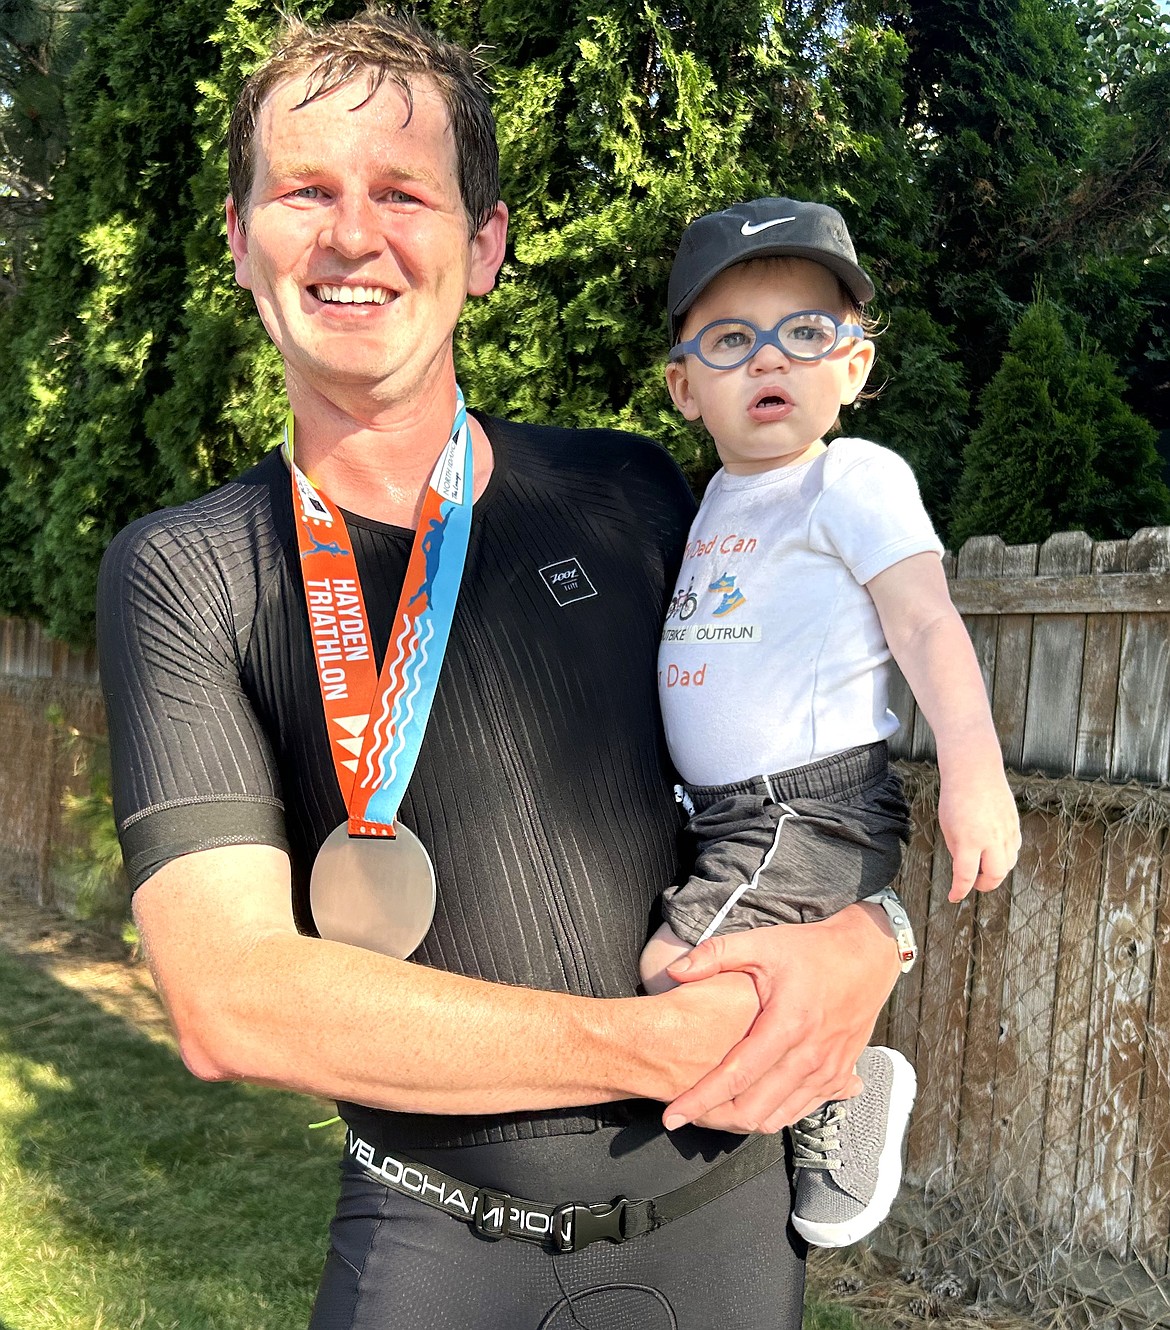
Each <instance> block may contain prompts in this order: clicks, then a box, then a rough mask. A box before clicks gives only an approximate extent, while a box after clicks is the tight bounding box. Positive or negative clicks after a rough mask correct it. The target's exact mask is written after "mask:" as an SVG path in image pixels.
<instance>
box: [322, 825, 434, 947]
mask: <svg viewBox="0 0 1170 1330" xmlns="http://www.w3.org/2000/svg"><path fill="white" fill-rule="evenodd" d="M395 830H396V832H397V834H396V835H395V836H394V837H393V839H392V838H391V837H389V836H351V835H350V834H349V830H348V826H347V824H346V823H344V822H343V823H342V824H341V826H339V827H336V828H334V830H333V831H331V832H330V833H329V836H328V838H327V839H326V841H325V844H324V845H322V846H321V849H320V851H319V852H318V854H317V858H316V860H315V862H314V864H313V876H312V879H311V881H310V884H309V900H310V903H311V905H312V910H313V922H314V923H315V924H316V925H317V931H318V932H319V933H320V934H321V936H322V937H324V938H328V939H329V940H330V941H332V942H348V943H349V944H350V945H351V946H354V947H365V948H366V950H367V951H380V952H382V953H383V954H385V955H387V956H396V957H397V958H398V959H399V960H405V959H406V957H407V956H409V955H410V954H411V952H412V951H414V949H415V948H416V947H417V946H418V944H419V943H420V942H421V941H422V940H423V938H424V937H425V936H426V933H427V929H429V928H430V926H431V920H432V919H433V918H434V917H435V899H436V897H435V870H434V868H433V866H432V865H431V860H430V856H429V855H428V854H427V852H426V849H425V848H424V847H423V843H422V841H420V840H419V838H418V837H417V836H416V835H415V834H414V832H413V831H411V830H410V828H409V827H404V826H403V825H402V823H401V822H399V823H398V824H397V826H396V828H395Z"/></svg>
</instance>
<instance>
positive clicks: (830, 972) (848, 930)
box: [663, 903, 899, 1132]
mask: <svg viewBox="0 0 1170 1330" xmlns="http://www.w3.org/2000/svg"><path fill="white" fill-rule="evenodd" d="M726 971H740V972H742V973H744V974H747V975H748V976H749V977H750V978H751V980H752V982H753V983H754V984H755V987H756V993H757V996H758V998H759V1002H760V1014H759V1016H758V1017H757V1018H756V1020H755V1022H754V1023H753V1025H752V1027H751V1029H750V1030H749V1032H748V1034H747V1037H746V1038H744V1039H743V1040H741V1041H740V1042H739V1043H738V1044H736V1045H735V1047H734V1048H732V1050H731V1052H730V1053H729V1054H728V1055H727V1057H726V1058H724V1060H723V1062H722V1063H721V1064H720V1066H718V1067H717V1068H716V1069H715V1070H714V1071H712V1072H709V1073H708V1074H707V1075H706V1076H704V1077H703V1078H702V1080H700V1081H699V1082H698V1084H697V1085H695V1086H693V1087H692V1088H691V1089H690V1090H687V1091H686V1092H685V1093H684V1094H681V1095H679V1096H678V1098H677V1099H675V1100H674V1102H673V1103H671V1104H668V1105H667V1108H666V1111H665V1113H664V1114H663V1122H664V1124H665V1125H666V1127H667V1128H668V1129H669V1130H674V1129H676V1128H678V1127H681V1126H683V1125H684V1124H685V1123H687V1122H694V1123H697V1124H698V1125H699V1126H703V1127H713V1128H716V1129H718V1130H722V1131H735V1132H755V1131H762V1132H774V1131H779V1130H780V1128H781V1127H785V1126H788V1125H789V1124H790V1123H793V1122H796V1121H797V1120H798V1119H799V1118H802V1117H804V1116H805V1114H806V1113H809V1112H810V1111H811V1110H812V1109H814V1108H816V1107H818V1106H819V1105H820V1104H823V1103H824V1102H825V1101H826V1100H827V1099H844V1098H849V1097H850V1096H852V1095H855V1094H857V1093H858V1092H859V1091H860V1089H861V1082H860V1081H859V1080H858V1078H857V1076H856V1075H855V1074H854V1065H855V1063H856V1062H857V1058H858V1056H859V1055H860V1053H861V1050H862V1049H863V1048H864V1047H865V1045H866V1043H867V1042H868V1040H869V1037H870V1034H871V1033H872V1032H873V1026H874V1022H875V1021H876V1020H877V1016H878V1013H879V1012H880V1011H881V1009H882V1006H883V1005H884V1004H885V1001H886V999H887V998H888V997H889V995H890V991H891V990H892V989H893V987H894V982H895V980H896V979H897V977H898V974H899V962H898V953H897V948H896V947H895V946H894V943H893V941H892V935H891V932H890V928H889V924H888V921H887V920H886V917H885V915H884V914H883V912H882V911H881V909H880V908H879V907H878V906H876V905H867V904H864V903H863V904H858V905H851V906H849V907H847V908H846V909H844V910H842V911H841V912H840V913H839V914H835V915H833V916H832V917H831V918H829V919H826V920H823V921H822V922H820V923H815V924H775V925H772V926H770V927H765V928H756V929H753V930H751V931H750V932H746V933H731V934H728V935H726V936H723V937H714V938H711V939H710V940H709V941H707V942H704V943H703V944H702V945H701V946H699V947H696V948H695V949H694V951H692V952H691V953H690V954H689V955H688V956H686V957H684V958H683V959H682V960H680V961H677V962H676V963H675V964H674V965H672V966H671V967H670V974H671V975H672V976H673V977H674V978H675V979H677V980H678V981H679V983H684V984H691V983H694V982H699V983H700V984H701V983H702V982H704V981H706V980H708V979H710V978H711V976H713V975H716V974H719V973H720V972H726Z"/></svg>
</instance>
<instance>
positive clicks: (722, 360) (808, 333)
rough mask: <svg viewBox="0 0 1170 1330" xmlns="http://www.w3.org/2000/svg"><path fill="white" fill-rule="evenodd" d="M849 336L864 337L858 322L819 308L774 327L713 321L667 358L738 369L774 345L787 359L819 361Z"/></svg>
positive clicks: (736, 320) (733, 320)
mask: <svg viewBox="0 0 1170 1330" xmlns="http://www.w3.org/2000/svg"><path fill="white" fill-rule="evenodd" d="M850 337H858V338H864V337H865V329H864V328H863V327H862V326H861V325H860V324H859V323H842V322H841V320H840V319H838V318H835V317H834V316H833V315H832V314H829V313H828V312H827V311H825V310H823V309H802V310H800V311H799V312H798V313H796V314H789V315H788V317H787V318H783V319H781V320H780V322H779V323H778V324H777V325H776V326H775V327H774V328H757V327H756V325H755V324H754V323H751V322H749V321H748V320H747V319H716V320H715V322H714V323H709V324H707V326H706V327H705V328H700V329H699V331H698V332H697V333H696V334H695V335H694V337H690V338H688V339H687V340H686V341H685V342H679V343H678V344H677V345H675V346H672V347H671V348H670V359H671V360H681V359H682V358H683V356H698V357H699V359H700V360H701V361H702V362H703V364H704V365H706V366H708V367H709V368H710V369H738V368H739V366H740V365H743V364H746V363H747V361H749V360H750V359H751V358H752V356H754V355H755V354H756V352H757V351H758V350H759V349H760V347H762V346H774V347H776V348H777V349H778V350H779V351H781V352H782V353H783V354H784V355H786V356H788V357H789V359H790V360H823V359H824V358H825V357H826V356H827V355H831V354H832V353H833V352H834V351H836V349H837V348H838V347H839V346H840V345H841V343H842V342H844V341H846V340H847V339H848V338H850Z"/></svg>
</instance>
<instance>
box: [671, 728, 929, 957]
mask: <svg viewBox="0 0 1170 1330" xmlns="http://www.w3.org/2000/svg"><path fill="white" fill-rule="evenodd" d="M686 789H687V793H688V794H689V795H690V796H691V798H692V801H693V803H694V805H695V812H694V814H693V816H692V817H691V819H690V821H689V822H688V823H687V832H688V834H689V835H690V836H691V837H693V840H694V844H695V855H696V857H695V866H694V869H693V870H692V872H691V875H690V877H689V878H688V879H687V880H686V881H685V882H682V883H680V884H678V885H676V886H673V887H668V888H667V890H666V891H665V892H664V893H663V896H662V913H663V917H664V918H665V919H666V921H667V923H669V924H670V926H671V928H673V929H674V931H675V933H676V934H677V935H678V936H679V937H680V938H682V939H683V941H684V942H690V943H692V944H693V943H696V942H698V941H699V939H700V938H701V937H702V936H703V934H704V932H705V931H706V930H707V929H708V927H709V926H710V925H711V923H712V921H713V920H714V919H715V917H716V915H717V914H718V912H719V911H720V909H721V908H722V907H723V906H724V905H725V904H726V903H727V902H728V901H729V900H730V899H731V898H732V896H733V894H734V893H737V892H739V893H741V894H738V895H736V896H735V903H734V904H733V905H732V906H731V908H730V910H729V911H728V913H727V914H726V916H725V917H724V918H723V920H722V921H721V922H720V924H719V925H718V928H717V931H718V932H720V933H737V932H742V931H743V930H745V929H748V928H759V927H760V926H762V925H764V924H808V923H814V922H815V921H817V920H819V919H827V918H828V917H829V915H831V914H836V913H837V911H838V910H843V909H844V908H845V907H846V906H847V905H852V904H854V903H855V902H856V901H859V900H864V899H865V897H866V896H871V895H873V894H874V892H877V891H880V890H881V889H882V888H883V887H888V886H889V885H890V884H891V883H892V882H893V881H894V879H895V878H896V877H897V876H898V869H899V867H900V866H901V861H902V845H903V843H904V842H905V841H906V840H908V839H909V836H910V810H909V808H908V807H907V806H906V800H905V797H904V796H903V794H902V783H901V780H900V779H899V777H898V773H897V772H896V771H894V769H893V768H892V767H891V766H890V765H889V757H888V753H887V749H886V745H885V744H884V743H876V744H868V745H866V746H865V747H862V748H850V749H848V750H847V751H846V752H843V753H837V754H835V755H834V756H833V757H827V758H823V759H821V760H820V761H819V762H811V763H809V764H808V766H804V767H796V768H794V769H793V770H791V771H785V772H781V773H779V774H777V775H774V776H767V777H765V776H759V777H756V778H755V779H754V780H750V781H740V782H738V783H737V784H735V785H717V786H711V785H709V786H701V787H697V786H687V787H686ZM745 888H746V889H745Z"/></svg>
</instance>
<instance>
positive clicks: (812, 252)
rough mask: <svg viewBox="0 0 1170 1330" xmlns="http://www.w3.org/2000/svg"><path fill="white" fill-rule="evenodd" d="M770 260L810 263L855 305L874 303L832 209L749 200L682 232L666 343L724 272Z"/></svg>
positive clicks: (792, 202) (820, 205)
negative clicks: (825, 273) (824, 270)
mask: <svg viewBox="0 0 1170 1330" xmlns="http://www.w3.org/2000/svg"><path fill="white" fill-rule="evenodd" d="M769 257H787V258H794V259H811V260H812V261H813V262H814V263H819V264H821V265H822V267H825V268H828V269H829V271H830V272H832V273H834V274H835V275H836V276H837V277H839V278H840V279H841V281H842V282H844V283H845V286H846V288H847V289H848V291H849V293H850V294H851V295H852V296H853V298H854V299H855V300H856V301H857V303H858V304H859V305H864V304H865V302H866V301H867V300H872V299H873V282H872V281H871V280H870V277H869V274H868V273H867V272H866V271H865V270H864V269H863V268H861V267H860V266H859V265H858V262H857V253H856V251H855V250H854V248H853V241H852V240H850V238H849V228H848V227H847V226H846V225H845V219H844V217H842V216H841V214H840V213H839V212H838V211H837V209H836V208H830V207H828V205H827V204H824V203H802V202H800V201H799V200H798V199H753V200H752V201H751V202H750V203H736V204H734V205H733V206H732V207H730V208H724V209H723V211H722V212H712V213H708V214H707V215H706V216H705V217H700V218H698V220H697V221H694V222H692V223H691V224H690V226H688V227H687V229H686V230H685V231H684V232H683V235H682V240H680V241H679V246H678V253H677V254H676V255H675V256H674V266H673V267H672V268H671V270H670V284H669V286H668V287H667V294H666V308H667V312H668V314H669V316H670V334H671V337H673V338H677V337H678V334H679V329H680V328H681V326H682V321H683V318H684V316H685V315H686V312H687V310H688V309H690V307H691V306H692V305H693V304H694V303H695V301H696V300H697V299H698V298H699V296H700V295H701V294H702V292H703V291H704V289H705V288H706V287H707V286H709V285H710V283H711V282H712V281H713V280H714V279H715V278H716V277H718V276H719V274H720V273H721V272H723V270H724V269H725V268H730V267H732V265H733V264H736V263H742V262H743V261H744V260H745V259H762V258H769Z"/></svg>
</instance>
